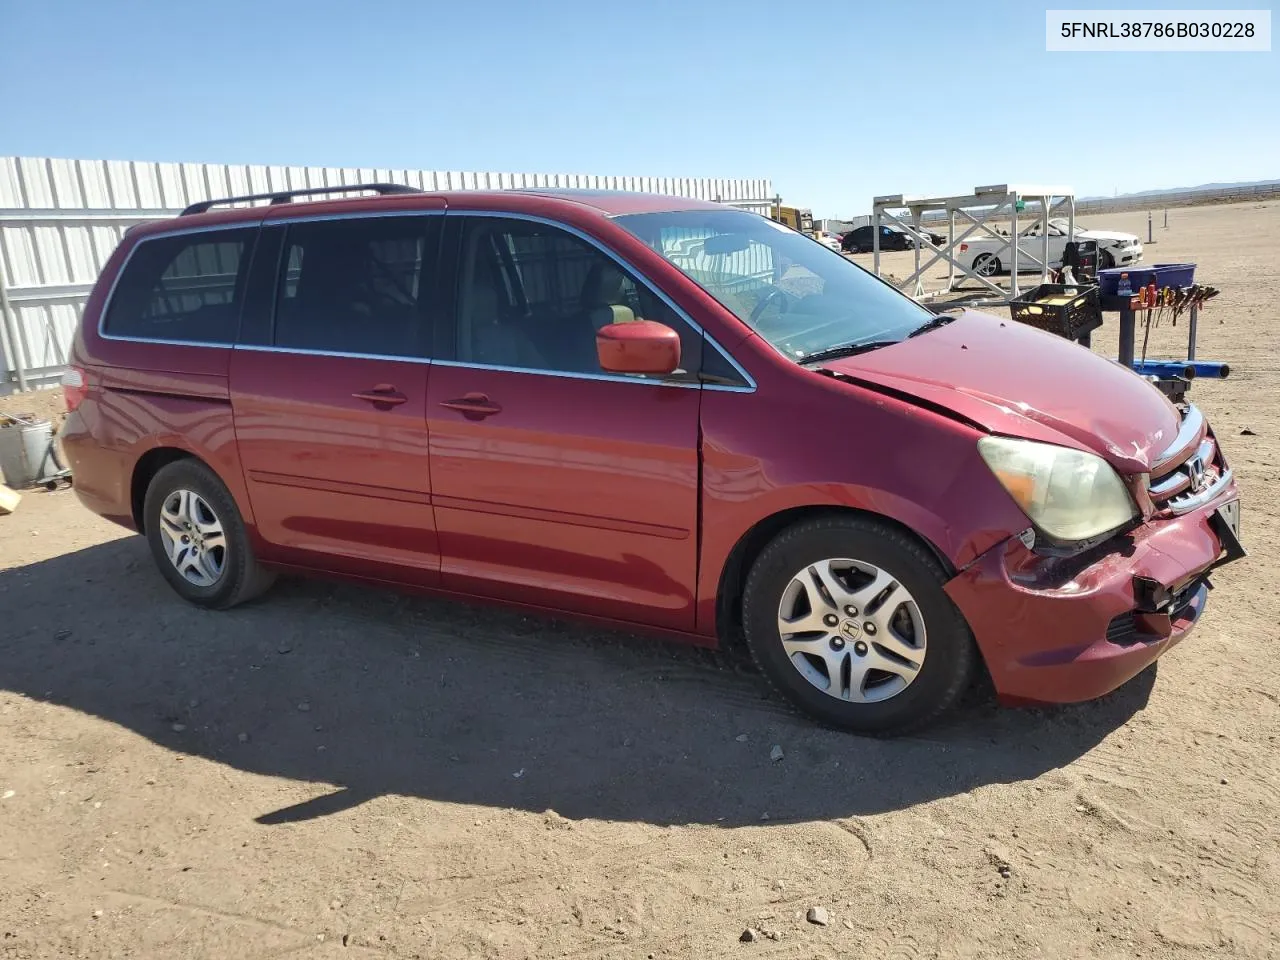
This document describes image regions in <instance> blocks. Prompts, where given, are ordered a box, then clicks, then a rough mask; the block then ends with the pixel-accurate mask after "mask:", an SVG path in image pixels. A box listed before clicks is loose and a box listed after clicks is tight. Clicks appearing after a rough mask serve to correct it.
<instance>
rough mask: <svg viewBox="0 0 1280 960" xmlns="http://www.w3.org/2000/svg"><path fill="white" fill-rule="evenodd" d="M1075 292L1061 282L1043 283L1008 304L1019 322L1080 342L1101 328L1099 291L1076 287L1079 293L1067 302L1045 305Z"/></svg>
mask: <svg viewBox="0 0 1280 960" xmlns="http://www.w3.org/2000/svg"><path fill="white" fill-rule="evenodd" d="M1069 289H1072V288H1070V287H1067V286H1065V285H1064V284H1061V283H1042V284H1040V286H1038V287H1036V288H1034V289H1033V290H1028V291H1027V292H1026V293H1024V294H1022V295H1021V296H1020V297H1018V298H1017V299H1016V300H1012V301H1010V302H1009V313H1010V314H1011V315H1012V316H1013V319H1015V320H1017V321H1018V322H1019V323H1025V324H1027V325H1028V326H1031V327H1038V328H1039V329H1041V330H1045V331H1048V332H1049V333H1056V334H1057V335H1058V336H1060V337H1066V338H1067V339H1068V340H1079V339H1080V338H1081V337H1084V336H1087V335H1088V334H1089V333H1091V332H1092V331H1094V330H1097V329H1098V328H1099V327H1100V326H1102V307H1101V305H1100V303H1099V301H1098V288H1097V287H1095V286H1083V285H1076V286H1075V287H1074V289H1075V290H1076V294H1075V295H1074V296H1072V297H1071V299H1070V301H1068V302H1067V303H1045V302H1044V301H1045V300H1047V299H1049V298H1050V297H1063V296H1066V295H1067V290H1069Z"/></svg>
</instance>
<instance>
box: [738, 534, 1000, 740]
mask: <svg viewBox="0 0 1280 960" xmlns="http://www.w3.org/2000/svg"><path fill="white" fill-rule="evenodd" d="M945 581H946V574H945V572H944V571H943V569H942V567H941V565H940V564H939V563H938V561H937V560H936V559H935V558H934V556H933V555H932V554H931V553H930V552H929V551H928V550H927V549H926V548H925V547H924V546H923V545H922V544H921V543H920V542H919V541H917V540H916V539H914V538H913V537H911V536H909V535H907V534H906V533H904V532H902V531H900V530H898V529H896V528H894V527H891V526H888V525H886V524H882V523H878V522H876V521H873V520H868V519H865V518H861V517H839V516H833V517H825V518H821V519H815V520H810V521H805V522H801V523H798V524H796V525H795V526H792V527H789V528H788V529H786V530H784V531H783V532H782V533H780V534H778V536H777V537H776V538H775V539H774V540H773V541H772V542H770V543H769V545H768V546H766V547H765V548H764V550H763V551H761V553H760V555H759V557H757V558H756V561H755V563H754V564H753V565H752V567H751V572H750V574H749V575H748V577H747V583H746V588H745V591H744V594H743V616H742V619H743V625H744V628H745V632H746V639H747V646H748V647H749V649H750V651H751V655H752V657H753V658H754V660H755V662H756V664H757V666H758V667H759V668H760V671H761V672H762V673H763V674H764V675H765V677H766V678H767V679H768V681H769V682H770V683H771V684H772V685H773V686H774V687H775V688H776V689H777V690H778V691H779V692H781V693H782V694H783V695H784V696H785V697H786V698H787V699H788V700H790V701H791V702H792V704H793V705H795V706H796V707H798V708H799V709H800V710H801V711H803V712H805V713H807V714H809V715H810V716H811V717H814V718H815V719H817V720H820V721H822V722H824V723H827V724H830V725H832V726H835V727H840V728H843V729H845V730H851V731H854V732H857V733H863V734H876V735H897V734H903V733H908V732H910V731H912V730H916V729H919V728H920V727H923V726H924V725H926V724H928V723H930V722H932V721H934V720H936V719H937V718H938V717H939V716H941V715H942V714H943V713H945V712H946V711H947V710H948V709H949V708H951V707H952V706H954V704H955V703H956V701H957V700H958V699H959V698H960V696H961V694H963V692H964V691H965V689H966V687H967V686H968V684H969V679H970V676H971V675H972V671H973V666H974V659H975V651H974V642H973V636H972V634H971V633H970V632H969V627H968V624H966V623H965V621H964V618H963V616H962V615H961V614H960V611H959V610H958V609H956V607H955V605H954V604H953V603H952V602H951V599H950V598H949V597H948V596H947V595H946V594H945V593H944V592H943V590H942V585H943V583H944V582H945Z"/></svg>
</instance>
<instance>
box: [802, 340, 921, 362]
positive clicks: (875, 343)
mask: <svg viewBox="0 0 1280 960" xmlns="http://www.w3.org/2000/svg"><path fill="white" fill-rule="evenodd" d="M901 342H902V341H901V340H858V341H855V342H853V343H841V344H837V345H836V346H834V347H827V349H825V350H819V351H818V352H817V353H811V354H809V355H808V356H807V357H801V358H800V359H799V360H797V361H796V363H798V364H800V365H801V366H806V367H807V366H808V365H809V364H811V363H822V362H823V361H826V360H838V359H840V358H841V357H856V356H857V355H858V354H860V353H867V352H868V351H871V350H879V349H880V348H881V347H891V346H893V345H894V344H895V343H901Z"/></svg>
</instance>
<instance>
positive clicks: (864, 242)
mask: <svg viewBox="0 0 1280 960" xmlns="http://www.w3.org/2000/svg"><path fill="white" fill-rule="evenodd" d="M874 229H875V228H874V227H870V226H866V227H855V228H854V229H853V230H850V231H849V232H848V233H846V234H845V235H844V236H843V237H841V238H840V249H841V250H843V251H844V252H845V253H869V252H870V251H871V241H872V239H873V238H872V230H874ZM915 248H916V244H915V241H914V240H912V239H911V238H910V237H909V236H907V235H906V234H905V233H903V232H902V231H901V230H895V229H893V227H881V228H880V249H881V250H914V249H915Z"/></svg>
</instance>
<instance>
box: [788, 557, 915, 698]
mask: <svg viewBox="0 0 1280 960" xmlns="http://www.w3.org/2000/svg"><path fill="white" fill-rule="evenodd" d="M778 634H779V639H780V640H781V642H782V646H783V649H784V651H785V652H786V654H787V657H788V659H789V660H790V661H791V665H792V666H793V667H795V669H796V670H797V671H798V672H799V673H800V675H801V676H803V677H804V678H805V679H806V680H807V681H808V682H809V683H811V684H812V685H813V686H815V687H817V688H818V689H819V690H821V691H823V692H824V693H826V694H827V695H828V696H831V697H835V698H837V699H840V700H845V701H849V702H854V703H876V702H880V701H884V700H888V699H890V698H891V697H895V696H897V695H898V694H899V693H901V692H902V691H903V690H905V689H906V688H907V687H908V686H909V685H910V684H911V683H912V682H913V681H914V680H915V678H916V677H917V676H918V675H919V672H920V669H921V667H922V666H923V664H924V658H925V642H926V633H925V624H924V618H923V615H922V614H921V612H920V607H919V605H918V604H917V603H916V601H915V598H914V597H912V595H911V593H910V591H908V590H907V589H906V587H904V586H903V585H902V584H900V583H898V582H897V581H896V580H895V579H894V578H893V577H892V576H890V575H889V574H888V573H887V572H886V571H884V570H881V569H880V568H879V567H877V566H875V565H874V564H871V563H867V562H865V561H861V560H851V559H839V558H835V559H830V560H823V561H820V562H819V563H815V564H812V565H811V566H808V567H805V568H804V569H802V570H799V571H797V572H796V574H795V575H794V576H793V577H792V578H791V581H790V582H789V583H788V585H787V587H786V588H785V589H784V590H783V595H782V599H781V601H780V603H779V604H778Z"/></svg>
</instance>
